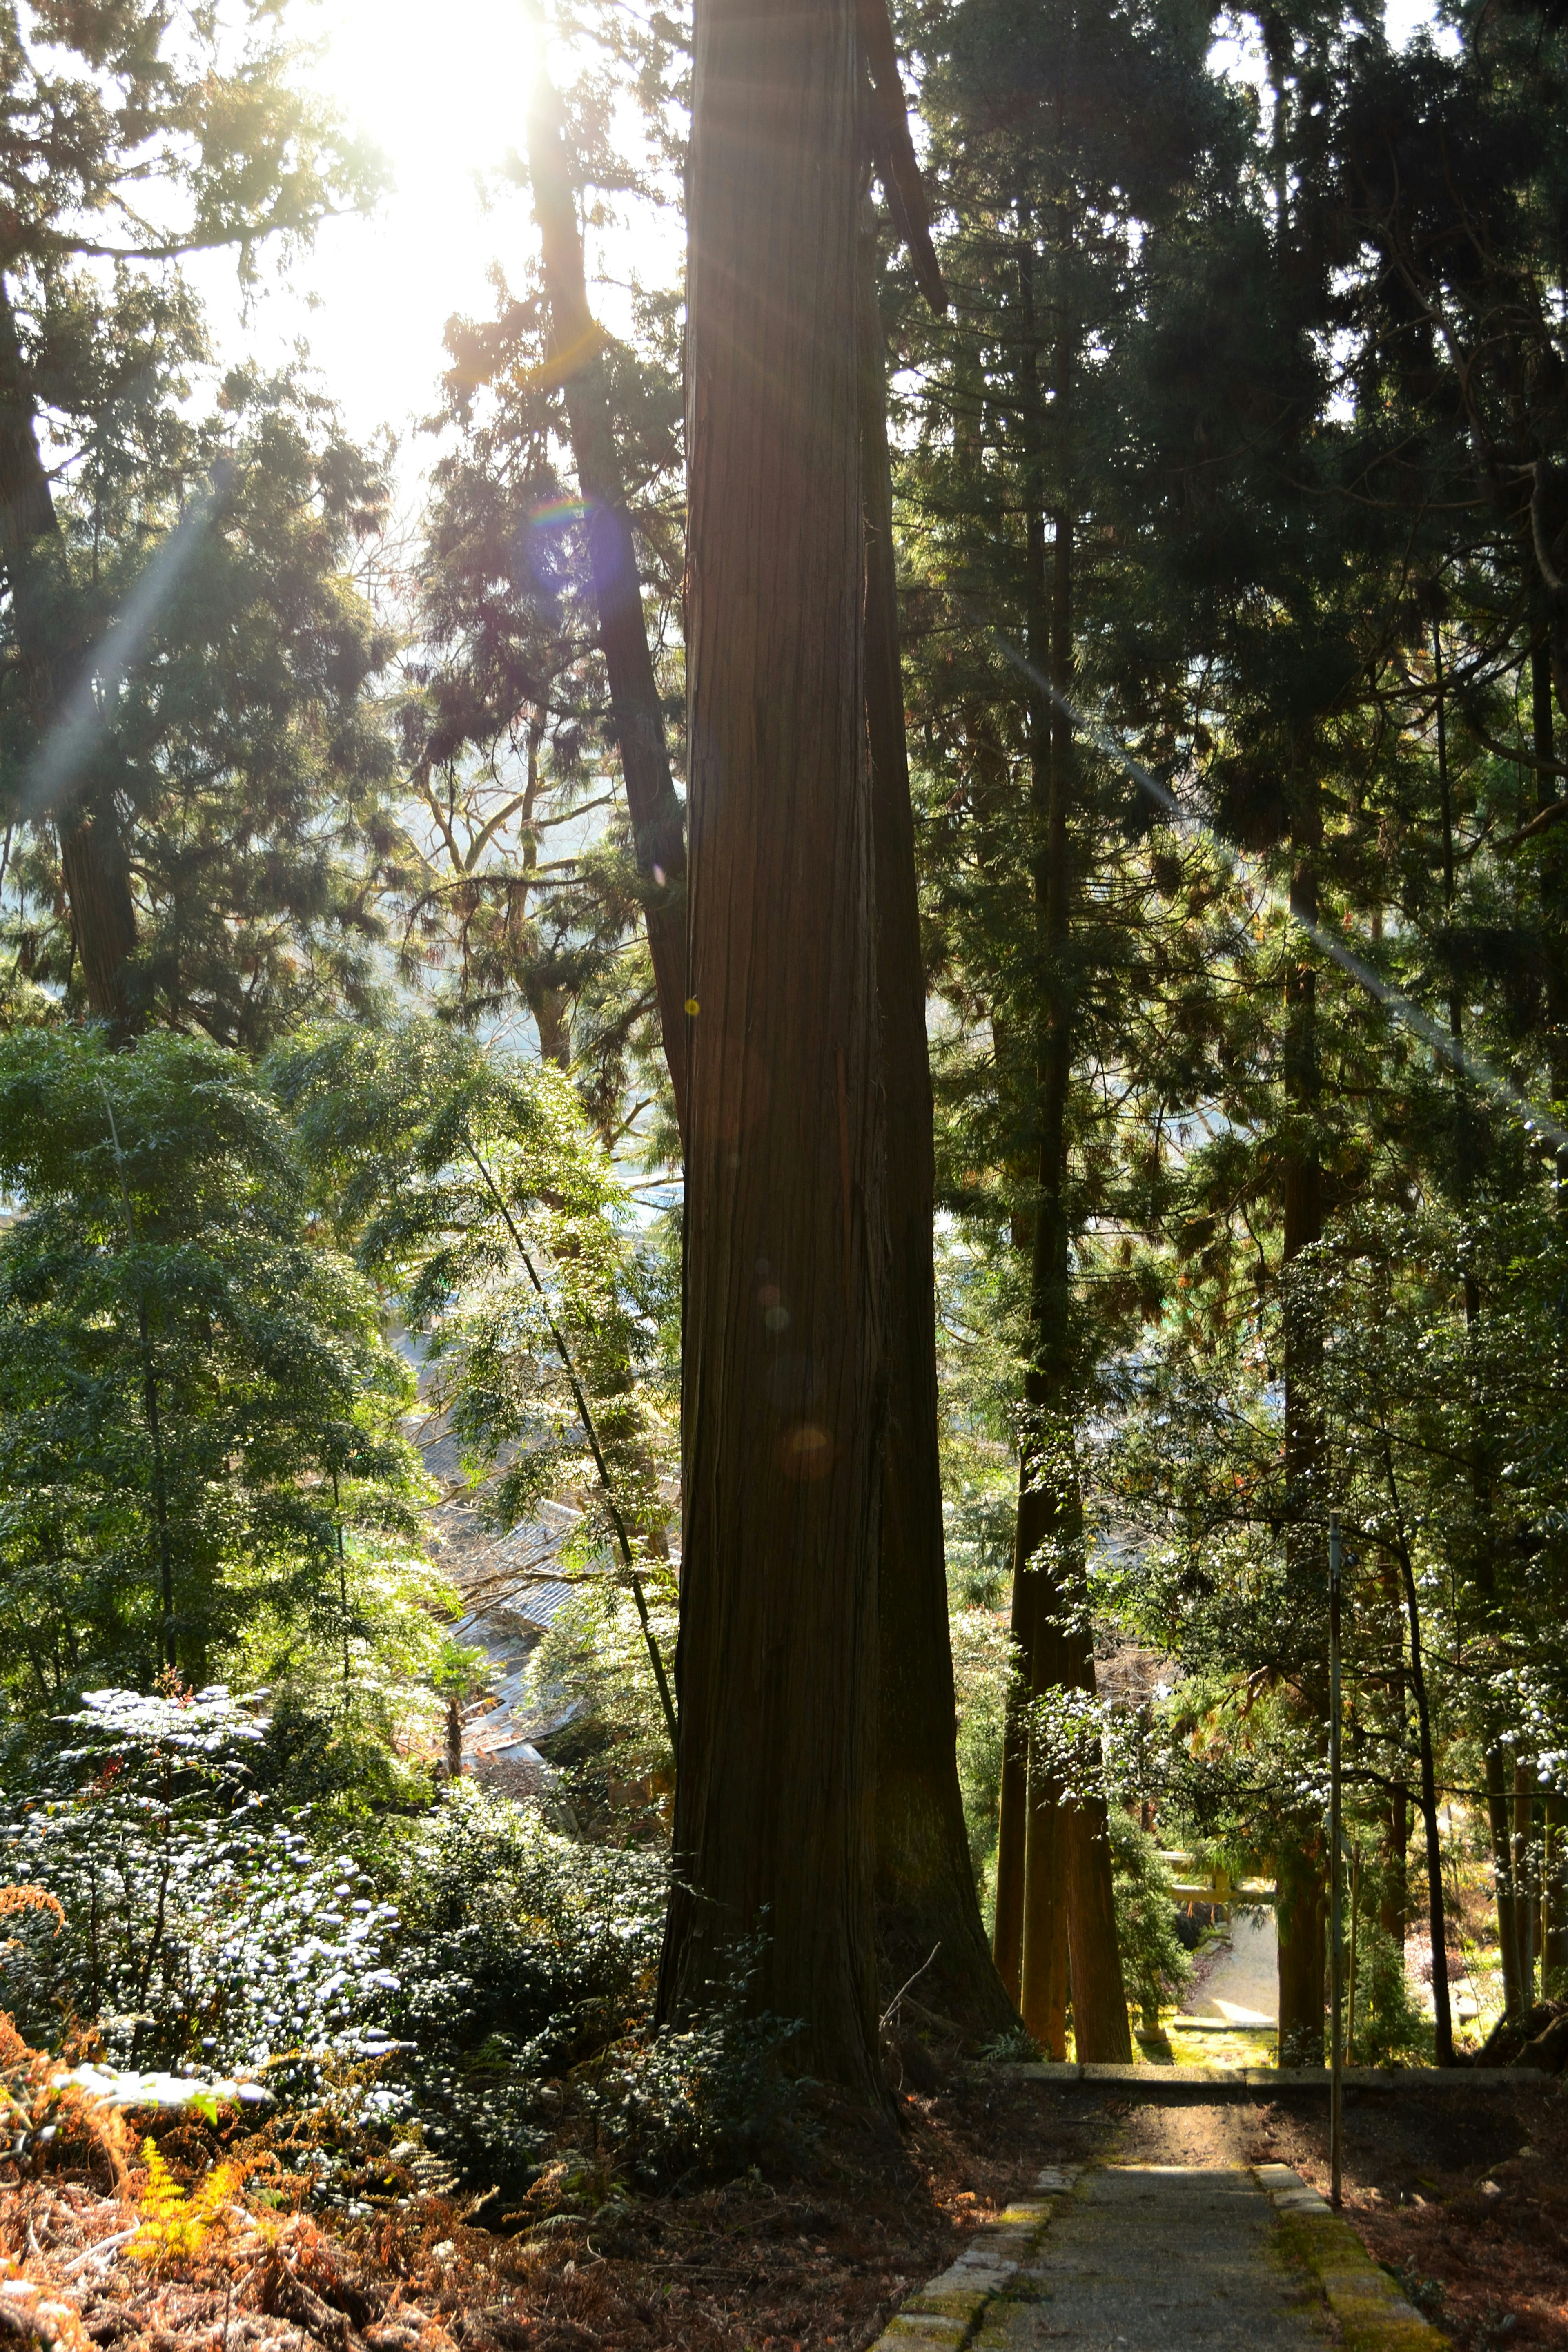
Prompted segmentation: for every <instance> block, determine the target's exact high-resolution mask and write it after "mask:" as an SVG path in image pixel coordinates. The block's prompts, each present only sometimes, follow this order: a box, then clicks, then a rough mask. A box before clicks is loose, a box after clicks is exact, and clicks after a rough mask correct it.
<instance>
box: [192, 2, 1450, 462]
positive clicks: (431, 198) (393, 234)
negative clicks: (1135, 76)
mask: <svg viewBox="0 0 1568 2352" xmlns="http://www.w3.org/2000/svg"><path fill="white" fill-rule="evenodd" d="M1431 14H1432V5H1431V0H1387V22H1388V30H1389V35H1390V37H1391V38H1392V39H1393V40H1394V41H1395V42H1396V43H1397V44H1398V45H1400V46H1403V45H1404V43H1405V42H1406V40H1408V38H1409V37H1410V35H1411V33H1412V32H1413V31H1414V30H1415V28H1416V26H1417V25H1420V24H1424V23H1429V22H1430V20H1431ZM295 26H296V30H297V32H298V36H299V37H301V38H308V39H316V38H324V39H325V42H326V45H327V46H326V53H325V55H324V56H323V58H322V59H321V61H320V63H319V66H318V67H317V68H315V76H316V77H317V78H319V80H320V82H321V84H322V86H323V88H324V89H326V90H327V91H328V92H329V94H330V95H331V96H332V97H333V98H334V100H336V101H337V103H338V104H339V105H340V107H341V108H342V109H343V110H344V112H345V113H346V114H347V116H348V117H349V119H350V121H351V122H352V123H353V124H354V126H355V127H356V128H357V129H359V130H360V131H362V132H363V133H364V134H366V135H367V136H368V137H369V138H370V139H371V140H372V141H373V142H375V143H376V144H377V145H378V146H379V147H381V148H382V150H383V152H385V154H386V155H387V157H388V159H389V161H390V163H391V165H392V172H393V174H394V178H395V184H394V186H393V189H392V193H391V194H389V195H388V196H387V197H386V198H385V199H384V200H383V201H382V205H380V207H379V208H378V210H377V212H376V213H375V215H373V217H371V218H370V219H368V220H367V219H350V220H340V221H332V222H329V223H328V224H327V226H325V227H324V228H323V230H322V232H321V235H320V237H319V241H318V244H317V247H316V249H315V251H314V252H313V253H311V254H309V255H308V256H307V257H305V258H304V259H303V260H302V261H301V262H299V263H298V266H297V268H296V270H295V273H294V281H293V284H292V286H291V287H288V288H284V289H279V288H278V287H277V284H276V281H275V279H274V278H272V276H271V273H270V269H269V267H268V264H267V261H266V260H265V259H264V260H263V263H262V273H263V285H264V288H265V289H267V290H265V291H264V292H263V293H262V294H261V295H260V297H259V298H258V299H257V300H256V304H255V306H254V308H253V310H252V311H251V314H250V316H249V318H248V320H246V319H245V318H243V317H242V315H241V311H240V306H239V301H238V298H237V293H236V290H235V280H234V274H233V268H232V265H231V264H230V263H228V262H226V261H220V260H216V259H214V261H213V262H211V263H208V264H204V265H200V266H198V268H195V269H194V270H193V273H192V274H193V277H194V278H196V280H197V282H198V284H199V286H200V288H201V290H202V291H203V293H204V295H205V297H206V299H207V302H208V306H209V312H210V316H211V320H212V325H213V329H214V337H215V340H216V342H217V346H218V352H219V356H220V358H221V359H223V360H228V359H231V358H235V357H237V356H239V355H240V354H242V353H246V352H248V353H250V354H252V355H254V356H255V357H256V359H258V360H260V361H262V362H272V361H276V360H278V359H281V358H282V357H283V356H284V355H285V354H286V353H287V352H288V350H289V349H290V347H291V346H292V344H293V343H294V342H295V341H296V340H297V339H298V338H299V337H301V336H303V337H304V338H305V340H306V341H308V344H309V346H310V351H311V353H312V356H313V358H314V360H315V362H316V364H317V366H318V367H319V370H320V372H321V374H322V376H323V378H324V380H325V383H326V386H327V388H328V390H329V392H330V393H331V394H332V395H333V396H334V397H335V398H336V399H337V400H338V401H339V402H340V404H341V406H342V408H343V411H344V414H345V419H346V422H347V423H348V425H349V427H350V431H352V432H353V433H355V434H357V435H358V436H361V437H367V436H370V435H371V434H372V433H374V432H375V431H376V430H377V428H378V427H380V426H382V425H391V426H392V429H393V430H394V431H395V432H396V433H397V434H398V435H399V436H400V439H401V440H402V443H403V460H402V469H401V470H402V477H403V480H404V482H405V484H407V485H409V486H410V487H412V481H413V477H414V476H416V475H417V474H419V473H421V472H423V469H424V467H425V466H426V465H427V464H428V463H429V461H430V457H431V456H432V455H433V454H434V452H433V447H432V445H431V443H430V442H429V441H428V440H425V441H423V442H422V441H419V440H416V439H415V438H414V436H413V430H412V428H413V424H414V422H415V421H416V420H417V419H418V418H419V417H420V416H422V415H427V414H428V413H429V412H430V410H431V409H432V408H433V407H434V404H435V396H436V384H437V379H438V377H439V375H440V373H441V369H442V366H443V351H442V332H443V330H444V326H445V323H446V320H448V319H449V318H450V317H451V316H452V315H453V314H454V312H461V313H464V314H465V315H469V316H473V315H480V316H484V315H487V314H488V312H489V310H490V309H491V302H492V297H491V293H490V289H489V287H488V285H487V283H486V272H487V271H488V269H489V268H490V267H491V265H492V263H494V262H497V261H499V262H500V263H501V265H502V267H503V268H506V269H507V271H508V273H509V274H510V275H511V277H512V278H513V280H514V282H516V281H517V279H519V278H520V277H521V275H522V268H523V265H524V262H525V258H526V257H527V256H528V254H529V253H530V252H531V250H532V235H533V225H532V220H531V218H530V215H529V211H528V198H527V196H526V194H523V193H521V192H520V191H518V190H517V189H516V188H515V187H513V186H511V185H510V184H501V185H500V186H496V185H495V175H496V174H497V173H498V170H499V167H500V165H501V163H503V161H504V159H505V157H506V155H507V151H508V149H511V148H515V147H518V146H520V145H521V144H522V140H523V121H524V110H525V108H526V105H527V102H528V85H529V81H530V79H531V77H532V74H533V70H534V65H535V59H536V56H537V47H536V43H537V39H538V36H537V34H536V31H535V27H534V24H533V22H532V20H531V16H530V12H529V10H528V8H527V7H526V6H525V5H523V0H440V5H438V6H436V7H434V8H433V7H432V6H431V5H430V0H318V5H313V6H305V7H301V8H300V9H299V10H298V13H297V15H296V17H295ZM1249 30H1250V27H1249ZM1256 46H1257V45H1256V42H1255V40H1253V41H1241V42H1238V41H1235V40H1227V41H1223V42H1221V43H1220V44H1219V45H1218V47H1219V56H1220V58H1223V60H1224V62H1225V63H1226V64H1227V65H1228V67H1229V68H1230V70H1231V71H1233V72H1239V73H1240V74H1241V75H1243V76H1245V77H1247V78H1249V79H1251V78H1255V77H1256V75H1257V74H1258V72H1259V71H1260V63H1261V60H1260V58H1256V57H1254V56H1251V55H1249V51H1253V50H1255V49H1256ZM485 178H488V179H489V180H490V183H491V197H490V200H489V202H488V203H487V201H486V196H485V195H484V194H482V192H481V187H480V185H479V183H480V181H481V179H485ZM678 236H679V231H678V226H677V224H676V223H675V222H674V219H673V218H671V217H670V216H669V215H664V217H663V218H661V219H658V220H657V221H654V222H651V223H644V224H643V225H642V226H640V227H639V229H638V230H637V231H636V232H634V233H632V234H627V233H625V232H622V235H621V236H618V237H617V238H616V239H615V241H614V245H613V247H612V258H613V261H614V263H615V265H616V266H615V267H614V268H613V270H612V273H611V274H612V275H613V276H615V277H617V278H622V277H624V276H626V275H627V274H628V271H629V270H631V269H633V268H635V269H637V270H638V271H639V272H640V274H641V275H642V276H643V278H645V279H652V280H654V281H656V280H658V279H660V278H663V279H664V280H665V281H670V280H672V279H673V278H674V274H675V272H676V271H677V270H678V268H679V259H680V256H679V247H678ZM597 299H599V301H600V307H601V309H604V308H605V307H606V303H605V299H604V298H603V297H602V296H601V297H600V298H597ZM615 307H616V305H615V303H614V300H613V298H611V299H610V300H609V303H608V308H609V310H610V311H611V312H612V313H613V310H614V309H615ZM606 323H607V324H609V325H610V326H611V327H612V330H613V329H614V328H615V327H616V326H617V325H618V324H619V323H620V322H619V321H618V320H616V319H615V318H614V317H613V315H611V316H610V317H609V318H607V320H606Z"/></svg>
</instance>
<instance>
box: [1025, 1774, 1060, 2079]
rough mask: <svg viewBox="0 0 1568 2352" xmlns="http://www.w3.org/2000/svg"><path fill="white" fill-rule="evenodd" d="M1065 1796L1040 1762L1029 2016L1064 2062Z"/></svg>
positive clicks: (1031, 1839)
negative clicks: (1063, 1800) (1063, 1802)
mask: <svg viewBox="0 0 1568 2352" xmlns="http://www.w3.org/2000/svg"><path fill="white" fill-rule="evenodd" d="M1031 1762H1032V1759H1031ZM1061 1800H1062V1790H1061V1782H1060V1780H1057V1779H1056V1778H1055V1776H1054V1775H1053V1774H1052V1773H1051V1771H1050V1770H1049V1769H1046V1768H1045V1767H1044V1766H1043V1765H1040V1766H1038V1767H1036V1768H1035V1769H1033V1770H1032V1771H1031V1776H1030V1813H1029V1835H1028V1841H1027V1843H1026V1846H1025V1852H1024V1890H1023V1937H1022V1970H1021V1973H1022V1979H1023V1990H1024V1995H1025V2007H1024V2013H1023V2021H1024V2024H1025V2025H1026V2027H1027V2028H1028V2030H1029V2032H1030V2033H1031V2034H1032V2035H1033V2036H1034V2039H1035V2040H1036V2042H1038V2043H1039V2044H1040V2048H1041V2049H1042V2050H1043V2051H1044V2052H1045V2053H1046V2055H1047V2057H1048V2058H1053V2059H1056V2060H1058V2061H1060V2060H1061V2059H1064V2058H1065V2057H1066V2055H1067V1994H1068V1981H1067V1978H1068V1902H1069V1895H1070V1891H1071V1847H1070V1846H1069V1845H1068V1838H1069V1822H1068V1815H1067V1811H1066V1809H1065V1808H1064V1806H1063V1804H1062V1801H1061ZM1064 1847H1067V1849H1068V1850H1067V1851H1066V1852H1065V1853H1064V1852H1063V1848H1064Z"/></svg>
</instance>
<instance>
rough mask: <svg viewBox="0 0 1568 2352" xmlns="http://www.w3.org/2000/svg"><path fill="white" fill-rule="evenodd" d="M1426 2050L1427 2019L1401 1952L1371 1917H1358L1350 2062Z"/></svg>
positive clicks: (1389, 2059) (1374, 2062) (1376, 2061)
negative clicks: (1353, 2026) (1411, 1987)
mask: <svg viewBox="0 0 1568 2352" xmlns="http://www.w3.org/2000/svg"><path fill="white" fill-rule="evenodd" d="M1431 2050H1432V2021H1431V2020H1430V2018H1428V2017H1427V2014H1426V2012H1425V2011H1424V2010H1423V2009H1422V2007H1421V2005H1420V2003H1419V2001H1417V2000H1416V1997H1415V1995H1414V1994H1413V1993H1412V1992H1411V1990H1410V1985H1409V1981H1408V1979H1407V1978H1406V1974H1405V1955H1404V1953H1403V1952H1402V1951H1401V1949H1400V1948H1399V1946H1398V1945H1397V1944H1396V1942H1395V1940H1394V1937H1392V1936H1390V1935H1389V1934H1388V1933H1387V1931H1386V1929H1385V1928H1383V1927H1379V1926H1378V1924H1377V1922H1376V1920H1375V1919H1367V1918H1363V1919H1362V1920H1361V1921H1360V1922H1359V1923H1358V1925H1357V1928H1356V1946H1355V2048H1354V2053H1353V2056H1354V2062H1355V2063H1357V2064H1359V2065H1363V2066H1391V2065H1393V2064H1394V2063H1395V2062H1396V2060H1398V2059H1400V2058H1413V2057H1418V2056H1422V2055H1425V2056H1430V2054H1431Z"/></svg>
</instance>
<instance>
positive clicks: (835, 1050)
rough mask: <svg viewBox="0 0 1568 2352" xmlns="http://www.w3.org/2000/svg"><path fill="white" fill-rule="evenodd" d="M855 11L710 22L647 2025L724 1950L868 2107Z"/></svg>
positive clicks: (690, 343)
mask: <svg viewBox="0 0 1568 2352" xmlns="http://www.w3.org/2000/svg"><path fill="white" fill-rule="evenodd" d="M858 71H859V64H858V58H857V53H856V43H855V30H854V12H853V8H852V5H850V0H810V5H807V6H805V7H802V8H800V9H796V10H793V11H779V10H759V9H757V8H755V7H753V6H751V5H749V0H710V5H706V6H705V8H703V9H702V10H700V11H699V13H698V17H697V35H696V50H695V79H694V93H693V123H692V153H691V178H690V191H691V195H690V219H691V260H690V276H689V300H690V325H689V329H688V340H687V371H688V372H687V449H688V453H689V467H690V496H691V517H690V528H689V535H688V542H687V546H688V553H687V602H686V643H687V647H688V656H687V659H688V677H689V705H688V709H689V721H688V723H689V730H690V779H691V782H690V800H689V814H690V840H691V967H690V969H691V982H690V984H691V989H692V995H693V998H694V1000H695V1003H696V1006H697V1011H696V1013H695V1015H694V1016H693V1020H692V1026H691V1032H690V1039H691V1061H690V1087H689V1094H688V1105H687V1152H686V1224H685V1250H686V1265H685V1355H684V1363H683V1408H684V1411H683V1438H684V1465H683V1468H684V1510H685V1559H684V1566H683V1572H682V1612H681V1635H680V1650H679V1657H678V1668H677V1672H678V1678H679V1686H680V1743H679V1769H678V1775H677V1781H676V1796H675V1821H674V1868H673V1873H672V1891H671V1898H670V1907H669V1915H668V1919H667V1922H666V1927H665V1938H664V1959H663V1965H662V1969H661V1979H660V1992H659V2013H660V2016H661V2018H662V2019H663V2020H664V2021H672V2020H674V2019H678V2018H680V2017H682V2016H685V2015H688V2014H690V2013H692V2012H693V2011H695V2010H696V2009H698V2008H699V2007H700V2006H701V2005H702V2003H703V2001H704V2000H705V1998H706V1995H707V1993H708V1991H709V1989H710V1988H711V1987H712V1986H713V1984H714V1983H715V1981H716V1979H718V1978H720V1977H721V1976H722V1975H723V1974H724V1972H725V1969H726V1965H727V1952H728V1951H729V1950H730V1949H731V1948H733V1946H734V1944H735V1942H736V1939H737V1937H751V1936H757V1935H758V1934H760V1935H761V1936H762V1937H764V1938H765V1945H764V1948H763V1951H762V1954H761V1958H760V1962H759V1965H758V1967H757V1969H756V1970H755V1972H754V1975H753V1979H752V1985H753V1997H754V1999H755V2000H756V2001H757V2003H758V2006H759V2007H762V2008H766V2009H768V2010H770V2011H773V2012H774V2013H775V2014H777V2015H779V2016H783V2017H787V2018H791V2019H797V2020H799V2021H800V2028H801V2030H800V2034H799V2036H798V2037H797V2040H796V2042H795V2043H794V2044H792V2053H793V2056H794V2059H795V2062H796V2063H799V2064H800V2066H801V2067H803V2068H805V2069H807V2070H809V2071H810V2072H811V2073H813V2074H817V2075H819V2076H820V2077H821V2078H823V2079H826V2080H829V2081H834V2082H838V2083H840V2084H845V2085H847V2086H848V2087H849V2088H850V2089H851V2090H852V2092H854V2093H855V2094H857V2095H860V2096H862V2097H863V2098H865V2099H867V2100H870V2101H880V2100H881V2099H883V2097H884V2095H885V2094H884V2093H883V2087H882V2082H881V2072H880V2066H879V2063H878V2057H877V2040H876V2003H875V1989H876V1959H875V1938H874V1927H873V1769H874V1762H875V1736H876V1651H877V1559H878V1545H879V1540H880V1505H881V1491H882V1476H881V1472H882V1459H881V1448H882V1435H883V1379H884V1365H885V1351H884V1347H883V1330H882V1316H881V1302H882V1299H883V1295H884V1292H885V1283H886V1276H885V1265H884V1257H885V1244H884V1213H883V1144H882V1135H881V1109H880V1104H881V1097H880V1073H879V1070H878V1066H877V1055H876V971H875V963H874V949H875V909H874V906H873V874H872V859H873V843H872V814H871V793H870V776H869V772H868V763H867V760H866V753H865V677H864V667H863V657H862V656H863V593H862V583H863V564H862V522H861V462H860V429H859V383H858V378H859V373H860V369H859V350H858V342H859V338H858V331H857V320H856V303H857V278H858V257H857V252H856V245H857V227H856V211H857V173H858V161H859V123H858V119H857V118H858V112H859V109H858V103H857V101H858Z"/></svg>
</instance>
